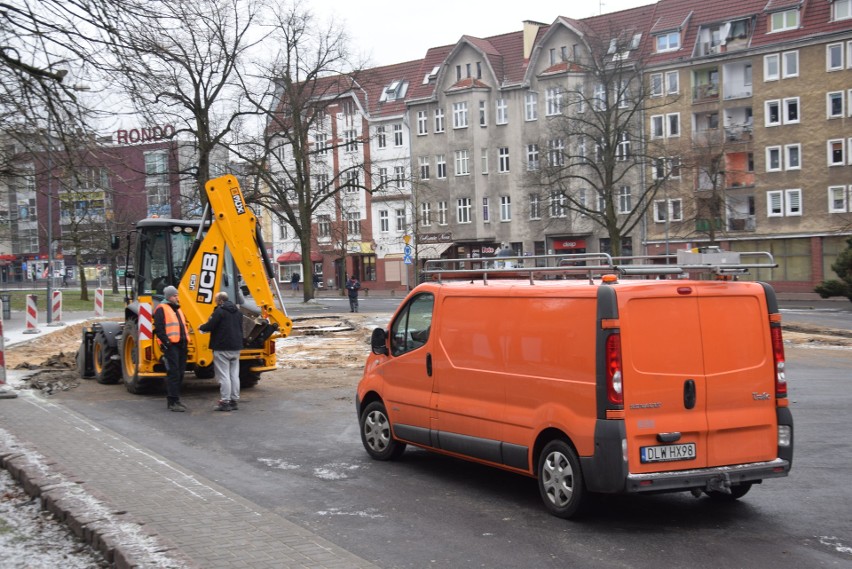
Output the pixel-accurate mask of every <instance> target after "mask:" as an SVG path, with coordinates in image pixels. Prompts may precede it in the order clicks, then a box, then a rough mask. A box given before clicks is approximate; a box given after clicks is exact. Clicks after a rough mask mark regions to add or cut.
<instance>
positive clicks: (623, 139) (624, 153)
mask: <svg viewBox="0 0 852 569" xmlns="http://www.w3.org/2000/svg"><path fill="white" fill-rule="evenodd" d="M628 158H630V134H629V133H627V132H622V133H621V136H619V137H618V146H616V148H615V159H616V160H618V161H619V162H624V161H625V160H627V159H628Z"/></svg>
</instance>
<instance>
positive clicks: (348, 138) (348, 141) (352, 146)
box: [343, 129, 358, 152]
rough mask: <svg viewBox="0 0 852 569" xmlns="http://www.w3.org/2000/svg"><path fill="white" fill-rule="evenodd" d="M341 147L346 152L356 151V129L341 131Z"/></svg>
mask: <svg viewBox="0 0 852 569" xmlns="http://www.w3.org/2000/svg"><path fill="white" fill-rule="evenodd" d="M343 149H344V150H345V151H346V152H357V151H358V132H357V131H356V130H354V129H353V130H344V131H343Z"/></svg>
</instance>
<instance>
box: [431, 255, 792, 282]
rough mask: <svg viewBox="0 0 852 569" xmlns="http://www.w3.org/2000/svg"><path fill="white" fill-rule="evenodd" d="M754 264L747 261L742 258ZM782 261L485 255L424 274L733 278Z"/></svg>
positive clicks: (437, 262)
mask: <svg viewBox="0 0 852 569" xmlns="http://www.w3.org/2000/svg"><path fill="white" fill-rule="evenodd" d="M744 258H746V259H749V260H750V262H744V261H743V259H744ZM777 266H778V264H777V263H776V262H775V259H774V257H773V256H772V254H771V253H769V252H768V251H722V250H721V249H718V248H716V247H712V248H711V247H708V248H705V249H691V250H686V251H678V252H677V254H676V255H656V256H651V255H645V256H628V257H613V256H611V255H609V254H607V253H577V254H565V255H530V256H512V257H504V256H500V257H481V258H466V259H430V260H428V261H426V263H425V265H424V269H423V272H422V274H423V275H428V276H431V277H432V278H433V280H437V281H438V282H442V281H443V280H444V279H448V280H462V279H465V280H466V279H471V280H473V279H476V278H480V277H481V278H482V279H483V281H484V282H485V284H488V277H489V275H491V276H492V277H493V278H516V279H517V278H528V279H529V281H530V284H532V283H533V282H534V281H535V280H536V279H537V278H539V279H540V278H560V277H562V278H564V277H577V276H588V279H589V282H593V281H594V278H595V277H600V276H603V275H606V274H617V275H622V276H628V277H657V278H666V277H669V276H682V275H688V274H690V273H704V274H712V275H716V276H723V277H724V276H733V275H742V274H746V273H748V271H749V269H774V268H775V267H777Z"/></svg>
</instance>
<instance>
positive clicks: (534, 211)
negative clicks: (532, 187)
mask: <svg viewBox="0 0 852 569" xmlns="http://www.w3.org/2000/svg"><path fill="white" fill-rule="evenodd" d="M529 198H530V219H541V201H540V199H539V195H538V194H530V195H529Z"/></svg>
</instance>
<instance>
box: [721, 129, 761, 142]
mask: <svg viewBox="0 0 852 569" xmlns="http://www.w3.org/2000/svg"><path fill="white" fill-rule="evenodd" d="M753 130H754V129H753V128H752V126H751V125H737V126H726V127H725V140H727V141H728V142H751V141H752V139H753V132H752V131H753Z"/></svg>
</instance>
